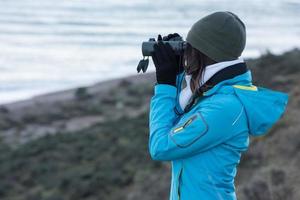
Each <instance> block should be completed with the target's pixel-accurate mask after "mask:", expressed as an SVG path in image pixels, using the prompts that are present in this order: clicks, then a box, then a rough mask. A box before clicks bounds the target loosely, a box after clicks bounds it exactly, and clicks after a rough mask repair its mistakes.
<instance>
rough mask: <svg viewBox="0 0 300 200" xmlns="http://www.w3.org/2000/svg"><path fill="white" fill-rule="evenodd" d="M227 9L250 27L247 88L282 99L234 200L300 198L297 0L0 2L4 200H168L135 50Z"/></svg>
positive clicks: (148, 76) (243, 167) (149, 87)
mask: <svg viewBox="0 0 300 200" xmlns="http://www.w3.org/2000/svg"><path fill="white" fill-rule="evenodd" d="M215 11H231V12H233V13H235V14H237V15H238V16H239V17H240V18H241V19H242V21H243V22H244V23H245V24H246V28H247V44H246V49H245V51H244V53H243V55H242V57H243V58H245V59H246V62H247V64H248V67H249V68H250V69H251V71H252V75H253V83H254V84H255V85H257V86H263V87H268V88H271V89H274V90H279V91H283V92H286V93H288V94H289V97H290V98H289V104H288V108H287V111H286V113H285V115H284V116H283V117H282V119H281V120H280V121H279V122H278V123H277V124H276V125H275V126H274V127H273V128H272V129H271V130H270V131H269V133H268V134H267V135H266V136H265V137H262V138H252V139H251V143H250V147H249V150H248V151H247V152H246V153H245V154H244V155H243V156H242V159H241V163H240V165H239V168H238V175H237V178H236V191H237V195H238V198H239V199H241V200H250V199H251V200H282V199H288V200H298V199H300V191H299V190H298V189H299V188H300V172H299V166H300V154H299V152H300V151H299V150H300V137H299V132H300V112H299V110H300V82H299V80H300V79H299V78H300V51H299V47H300V20H299V19H300V1H299V0H272V1H269V0H252V1H242V0H172V1H171V0H157V1H150V0H127V1H121V0H51V1H45V0H0V48H1V51H0V52H1V53H0V199H1V200H2V199H3V200H77V199H78V200H79V199H80V200H81V199H87V200H98V199H99V200H103V199H104V200H106V199H108V200H118V199H127V200H137V199H143V200H153V199H155V200H156V199H168V195H169V189H170V188H169V185H170V165H169V163H161V162H154V161H151V159H150V156H149V154H148V149H147V148H148V132H149V129H148V114H149V103H150V99H151V97H152V95H153V85H154V83H155V81H156V80H155V74H154V66H153V64H152V62H150V66H149V68H148V71H147V73H145V74H138V75H137V72H136V66H137V64H138V61H139V60H140V59H141V58H142V54H141V43H142V41H146V40H148V39H149V38H151V37H154V38H156V37H157V35H158V34H162V35H166V34H169V33H175V32H177V33H179V34H180V35H182V36H183V37H184V38H185V37H186V35H187V32H188V31H189V29H190V28H191V26H192V25H193V23H195V22H196V21H197V20H198V19H200V18H202V17H204V16H205V15H207V14H210V13H212V12H215Z"/></svg>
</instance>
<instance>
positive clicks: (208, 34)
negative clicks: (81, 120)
mask: <svg viewBox="0 0 300 200" xmlns="http://www.w3.org/2000/svg"><path fill="white" fill-rule="evenodd" d="M157 40H158V42H157V44H156V45H155V46H154V52H153V54H152V59H153V62H154V65H155V68H156V79H157V83H156V84H155V86H154V95H153V97H152V99H151V102H150V114H149V129H150V135H149V152H150V155H151V157H152V159H153V160H160V161H171V163H172V180H171V191H170V200H179V199H180V200H234V199H236V194H235V185H234V178H235V176H236V173H237V165H238V163H239V161H240V158H241V154H242V152H244V151H246V150H247V149H248V146H249V136H250V135H252V136H261V135H263V134H265V133H266V132H267V131H268V130H269V129H270V128H271V127H272V126H273V125H274V123H275V122H276V121H278V120H279V119H280V117H281V116H282V114H283V112H284V110H285V107H286V104H287V100H288V96H287V95H286V94H285V93H282V92H278V91H274V90H270V89H266V88H263V87H257V86H254V85H252V77H251V71H250V70H249V69H248V68H247V66H246V64H245V62H244V61H243V59H242V58H240V56H241V54H242V52H243V50H244V48H245V44H246V28H245V25H244V23H243V22H242V21H241V20H240V19H239V18H238V17H237V16H236V15H235V14H233V13H231V12H216V13H213V14H210V15H208V16H206V17H204V18H202V19H200V20H199V21H197V22H196V23H195V24H194V25H193V26H192V28H191V29H190V31H189V33H188V35H187V38H186V42H187V47H186V49H185V51H184V55H183V56H177V55H175V53H174V51H173V50H172V48H171V46H170V45H168V44H167V43H163V42H162V41H164V40H165V41H168V40H181V37H180V36H179V35H178V34H177V33H175V34H169V35H168V36H165V37H163V38H162V37H161V36H160V35H159V36H158V39H157ZM184 80H185V81H186V87H185V88H182V82H183V81H184Z"/></svg>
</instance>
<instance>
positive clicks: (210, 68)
mask: <svg viewBox="0 0 300 200" xmlns="http://www.w3.org/2000/svg"><path fill="white" fill-rule="evenodd" d="M242 62H244V60H243V59H242V58H238V59H236V60H231V61H224V62H218V63H215V64H212V65H207V66H206V67H205V68H204V75H203V80H200V83H199V85H200V86H202V85H203V84H204V83H206V82H207V81H208V80H209V79H210V78H211V77H212V76H213V75H214V74H215V73H217V72H218V71H220V70H222V69H224V68H226V67H229V66H231V65H235V64H238V63H242ZM191 78H192V75H187V74H186V75H185V81H186V85H187V86H186V87H185V88H184V89H182V90H181V92H180V95H179V104H180V107H181V109H182V110H184V108H185V107H186V106H187V104H188V103H189V100H190V98H191V97H192V95H193V92H192V90H191V86H190V83H191Z"/></svg>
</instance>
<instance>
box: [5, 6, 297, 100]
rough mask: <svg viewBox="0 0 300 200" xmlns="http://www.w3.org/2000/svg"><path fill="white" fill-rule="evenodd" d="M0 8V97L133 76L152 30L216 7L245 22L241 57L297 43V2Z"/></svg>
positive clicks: (179, 25) (174, 28) (182, 28)
mask: <svg viewBox="0 0 300 200" xmlns="http://www.w3.org/2000/svg"><path fill="white" fill-rule="evenodd" d="M0 6H1V10H0V42H1V52H2V53H1V55H0V70H1V74H0V103H5V102H11V101H16V100H20V99H26V98H29V97H32V96H33V95H37V94H42V93H47V92H50V91H56V90H62V89H66V88H72V87H75V86H80V85H89V84H92V83H95V82H97V81H102V80H108V79H112V78H116V77H121V76H126V75H133V74H136V69H135V66H136V65H137V62H138V59H140V58H141V49H140V46H141V42H142V41H145V40H148V39H149V38H150V37H155V38H156V37H157V34H158V33H161V34H168V33H173V32H178V33H180V34H181V35H182V36H183V37H184V38H185V36H186V34H187V32H188V30H189V29H190V27H191V26H192V24H193V23H195V22H196V21H197V20H198V19H200V18H201V17H203V16H205V15H207V14H209V13H211V12H214V11H219V10H230V11H232V12H234V13H236V14H237V15H238V16H239V17H240V18H241V19H242V20H243V21H244V22H245V24H246V25H247V35H248V38H247V47H246V49H245V52H244V54H243V56H244V57H247V58H249V57H257V56H259V55H260V54H261V53H263V52H266V51H267V50H270V51H271V52H273V53H281V52H283V51H286V50H288V49H291V48H293V47H298V46H300V39H299V34H300V20H299V18H300V12H299V10H300V8H299V1H298V0H273V1H267V0H252V1H247V3H245V1H236V0H201V1H199V0H184V1H180V0H165V1H162V0H161V1H155V2H153V1H150V0H149V1H148V0H128V1H121V0H88V1H86V0H71V1H70V0H52V1H44V0H42V1H38V0H13V1H9V0H0ZM151 70H152V71H153V70H154V68H153V66H150V71H151ZM104 74H105V75H104Z"/></svg>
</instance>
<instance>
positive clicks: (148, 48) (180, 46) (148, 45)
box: [142, 38, 186, 56]
mask: <svg viewBox="0 0 300 200" xmlns="http://www.w3.org/2000/svg"><path fill="white" fill-rule="evenodd" d="M162 42H163V43H169V44H170V46H171V47H172V49H173V50H174V52H175V54H176V55H182V54H183V52H184V49H185V48H186V42H185V41H180V40H177V41H174V40H169V41H162ZM155 43H157V41H155V39H154V38H150V39H149V41H148V42H143V43H142V54H143V56H151V53H152V52H153V51H154V47H153V46H154V44H155Z"/></svg>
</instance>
